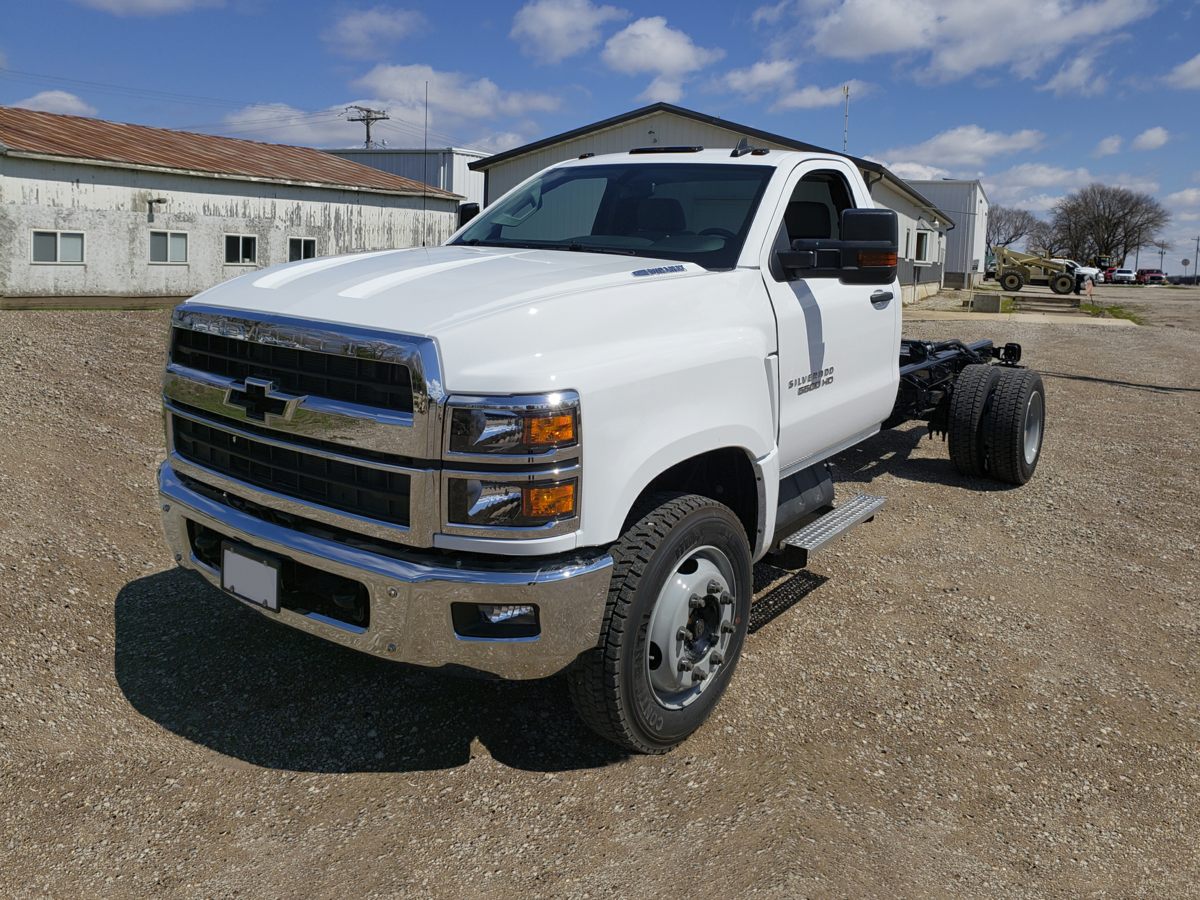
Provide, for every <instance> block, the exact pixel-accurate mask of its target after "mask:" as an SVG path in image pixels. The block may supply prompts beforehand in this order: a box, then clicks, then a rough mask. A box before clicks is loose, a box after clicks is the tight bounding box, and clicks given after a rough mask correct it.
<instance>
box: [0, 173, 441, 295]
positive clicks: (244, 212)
mask: <svg viewBox="0 0 1200 900" xmlns="http://www.w3.org/2000/svg"><path fill="white" fill-rule="evenodd" d="M159 197H163V198H165V199H166V201H167V202H166V203H160V204H155V209H154V213H153V216H151V213H150V211H149V209H150V204H149V203H148V201H149V200H151V199H153V198H159ZM427 204H428V215H427V216H426V217H424V218H425V226H426V227H425V229H424V230H425V232H426V233H427V238H426V242H427V243H429V244H438V243H441V242H442V241H443V240H445V239H446V238H447V237H448V236H449V235H450V234H451V233H452V232H453V230H454V227H455V222H456V214H455V210H456V208H457V201H451V200H435V199H433V198H428V199H427ZM151 219H153V220H152V221H151ZM422 219H423V217H422V215H421V198H420V197H397V196H392V195H386V194H372V193H366V192H358V191H344V190H337V189H333V188H323V187H304V186H290V185H282V184H270V183H264V182H249V181H235V180H232V179H220V178H208V177H203V176H192V175H175V174H171V173H165V172H155V171H142V170H131V169H118V168H110V167H107V166H96V165H89V164H76V163H67V162H54V161H47V160H32V159H17V158H13V157H10V156H0V295H4V296H10V297H22V296H71V295H75V296H187V295H191V294H196V293H199V292H200V291H202V290H204V289H205V288H208V287H211V286H212V285H214V284H217V283H218V282H221V281H224V280H226V279H228V278H233V277H234V276H237V275H241V274H243V273H244V272H247V271H252V270H254V269H256V268H262V267H264V266H268V265H272V264H274V263H279V262H286V261H287V259H288V239H289V238H292V237H302V238H313V239H315V241H316V254H317V255H318V256H329V255H333V254H337V253H348V252H353V251H357V250H377V249H383V248H388V247H412V246H419V245H420V244H421V243H422V232H423V228H422ZM34 230H55V231H81V232H83V233H84V236H85V237H84V241H85V245H84V262H83V263H82V264H50V265H46V264H35V263H33V262H32V261H31V260H32V253H31V244H32V240H33V232H34ZM151 231H182V232H186V233H187V235H188V261H187V263H186V264H154V263H150V261H149V257H150V251H149V248H150V232H151ZM226 234H250V235H254V236H256V237H257V239H258V241H257V244H258V259H257V262H256V263H255V264H253V265H227V264H226V263H225V235H226Z"/></svg>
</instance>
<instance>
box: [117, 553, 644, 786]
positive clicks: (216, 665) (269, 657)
mask: <svg viewBox="0 0 1200 900" xmlns="http://www.w3.org/2000/svg"><path fill="white" fill-rule="evenodd" d="M115 616H116V622H115V625H116V652H115V668H116V677H117V682H118V684H119V685H120V687H121V690H122V691H123V692H124V694H125V696H126V698H128V700H129V702H130V703H131V704H132V705H133V707H134V709H136V710H137V711H138V712H140V713H141V714H142V715H144V716H146V717H147V718H148V719H150V720H152V721H154V722H156V723H158V724H159V725H161V726H162V727H163V728H166V729H168V730H170V731H172V732H174V733H176V734H178V735H180V736H182V737H185V738H187V739H188V740H191V741H195V742H196V743H198V744H202V745H203V746H205V747H208V748H210V749H212V750H215V751H217V752H218V753H223V754H225V755H227V756H231V757H234V758H236V759H240V760H243V761H245V762H247V763H251V764H253V765H257V766H265V767H268V768H273V769H287V770H294V771H306V772H406V771H417V770H429V769H446V768H451V767H455V766H462V765H465V764H466V763H467V762H468V761H469V760H470V759H471V756H472V743H473V742H474V741H475V740H476V739H478V740H479V742H480V743H482V744H483V746H484V747H486V748H487V750H488V752H489V753H490V754H491V756H492V757H493V758H494V759H496V760H497V761H499V762H501V763H503V764H505V765H508V766H512V767H514V768H517V769H524V770H530V771H542V772H558V771H567V770H572V769H583V768H594V767H598V766H604V765H607V764H610V763H613V762H616V761H618V760H620V759H623V758H624V757H625V754H623V753H622V752H621V751H620V750H618V749H617V748H616V747H613V746H612V745H610V744H608V743H606V742H604V741H602V740H601V739H600V738H598V737H595V736H594V735H593V734H592V733H591V732H590V731H588V730H587V729H586V728H585V727H584V726H583V725H582V724H580V722H579V720H578V719H577V718H576V716H575V713H574V711H573V709H572V708H571V705H570V702H569V700H568V699H567V696H566V686H565V685H564V684H563V683H562V679H561V677H560V678H554V679H548V680H546V681H537V682H499V681H484V680H476V679H468V678H460V677H453V676H451V675H447V674H444V673H438V672H433V671H426V670H421V669H416V668H411V667H406V666H402V665H399V664H397V663H391V662H388V661H386V660H379V659H375V658H374V657H370V656H367V655H366V654H362V653H358V652H356V651H353V650H347V649H345V648H342V647H339V646H337V645H335V644H330V643H328V642H326V641H323V640H321V639H319V638H315V637H312V636H310V635H307V634H304V633H303V632H299V631H294V630H292V629H290V628H285V627H283V626H282V625H278V624H276V623H274V622H271V621H269V620H267V619H266V618H264V617H263V616H262V615H260V614H259V613H256V612H254V611H253V610H249V609H245V608H243V607H241V606H240V605H239V604H237V603H236V602H235V601H233V600H230V599H229V598H227V597H225V596H224V595H223V594H221V593H220V592H219V591H217V590H215V589H213V588H211V587H209V586H208V585H207V584H204V583H203V582H201V581H200V580H199V579H198V578H194V577H193V576H191V575H189V574H186V573H184V572H183V571H181V570H170V571H167V572H162V573H159V574H156V575H150V576H147V577H145V578H140V579H138V580H136V581H132V582H130V583H129V584H127V585H125V587H124V588H122V589H121V591H120V593H119V594H118V595H117V599H116V611H115ZM475 753H476V755H477V754H478V749H477V748H476V750H475Z"/></svg>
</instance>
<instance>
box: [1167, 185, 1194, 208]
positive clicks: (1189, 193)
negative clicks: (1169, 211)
mask: <svg viewBox="0 0 1200 900" xmlns="http://www.w3.org/2000/svg"><path fill="white" fill-rule="evenodd" d="M1163 201H1164V202H1165V203H1166V204H1167V205H1168V206H1200V188H1184V189H1183V190H1182V191H1176V192H1175V193H1173V194H1167V196H1165V197H1164V198H1163Z"/></svg>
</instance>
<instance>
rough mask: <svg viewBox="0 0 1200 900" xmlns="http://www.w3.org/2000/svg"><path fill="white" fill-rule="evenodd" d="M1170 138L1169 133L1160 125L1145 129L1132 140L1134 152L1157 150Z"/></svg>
mask: <svg viewBox="0 0 1200 900" xmlns="http://www.w3.org/2000/svg"><path fill="white" fill-rule="evenodd" d="M1170 138H1171V133H1170V132H1169V131H1167V129H1165V128H1163V127H1162V126H1161V125H1156V126H1155V127H1154V128H1147V129H1146V130H1145V131H1143V132H1142V133H1141V134H1139V135H1138V136H1137V137H1135V138H1134V139H1133V144H1132V145H1131V146H1132V147H1133V149H1134V150H1157V149H1158V148H1159V147H1161V146H1162V145H1163V144H1165V143H1166V142H1167V141H1168V140H1170Z"/></svg>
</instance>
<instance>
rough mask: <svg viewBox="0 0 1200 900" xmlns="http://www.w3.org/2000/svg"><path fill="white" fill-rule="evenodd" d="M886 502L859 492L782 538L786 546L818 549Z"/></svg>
mask: <svg viewBox="0 0 1200 900" xmlns="http://www.w3.org/2000/svg"><path fill="white" fill-rule="evenodd" d="M885 503H887V499H886V498H884V497H874V496H872V495H871V494H859V495H858V496H857V497H855V498H854V499H853V500H848V501H846V502H845V503H843V504H842V505H841V506H838V507H836V508H834V509H832V510H830V511H829V512H827V513H826V514H825V515H823V516H821V518H819V519H815V520H814V521H812V522H809V523H808V524H807V525H805V526H804V527H803V528H801V529H800V530H799V531H797V532H796V533H795V534H793V535H791V536H790V537H786V538H784V539H783V544H784V546H786V547H795V548H796V549H797V550H804V551H805V552H810V551H813V550H819V549H820V548H821V547H824V546H825V545H826V544H828V543H829V542H830V541H832V540H833V539H834V538H836V537H839V536H840V535H842V534H844V533H846V532H847V531H849V530H850V529H851V528H853V527H854V526H855V525H858V524H859V523H860V522H864V521H866V520H867V519H869V518H871V517H872V516H873V515H875V513H876V512H877V511H878V509H879V507H881V506H883V504H885Z"/></svg>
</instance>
